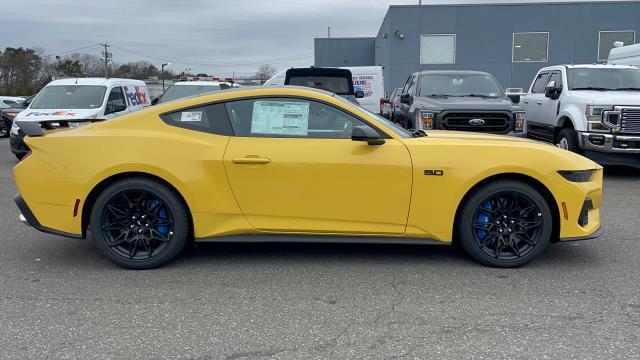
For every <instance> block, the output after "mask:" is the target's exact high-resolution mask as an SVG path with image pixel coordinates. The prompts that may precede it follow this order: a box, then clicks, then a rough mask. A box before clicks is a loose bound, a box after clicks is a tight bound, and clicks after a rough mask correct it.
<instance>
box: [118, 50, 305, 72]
mask: <svg viewBox="0 0 640 360" xmlns="http://www.w3.org/2000/svg"><path fill="white" fill-rule="evenodd" d="M111 46H112V47H113V48H115V49H118V50H121V51H124V52H127V53H131V54H134V55H139V56H144V57H148V58H152V59H155V60H161V61H169V62H172V63H176V64H182V65H199V66H211V67H221V68H225V67H227V68H230V67H253V66H257V65H262V64H267V63H269V64H279V63H287V62H296V61H301V60H304V59H308V58H311V57H312V56H313V55H312V52H311V51H307V52H304V53H301V54H295V55H289V56H285V57H280V58H273V59H264V60H253V61H237V62H208V61H201V60H192V59H180V58H171V57H167V56H160V55H156V54H151V53H146V52H142V51H138V50H132V49H128V48H124V47H120V46H115V45H111Z"/></svg>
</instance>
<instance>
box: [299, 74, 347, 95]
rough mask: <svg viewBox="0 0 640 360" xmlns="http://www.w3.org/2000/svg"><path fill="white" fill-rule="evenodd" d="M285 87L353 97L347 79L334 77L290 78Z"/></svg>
mask: <svg viewBox="0 0 640 360" xmlns="http://www.w3.org/2000/svg"><path fill="white" fill-rule="evenodd" d="M287 85H296V86H305V87H310V88H314V89H321V90H326V91H329V92H332V93H334V94H338V95H353V91H351V89H349V79H348V78H345V77H335V76H291V77H290V78H289V83H288V84H287Z"/></svg>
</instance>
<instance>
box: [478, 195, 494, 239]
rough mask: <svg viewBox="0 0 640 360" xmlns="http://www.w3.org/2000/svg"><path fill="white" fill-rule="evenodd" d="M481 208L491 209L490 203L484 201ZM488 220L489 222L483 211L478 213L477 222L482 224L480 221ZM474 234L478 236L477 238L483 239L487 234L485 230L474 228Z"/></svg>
mask: <svg viewBox="0 0 640 360" xmlns="http://www.w3.org/2000/svg"><path fill="white" fill-rule="evenodd" d="M482 208H483V209H487V210H491V203H490V202H489V201H487V202H486V203H484V205H482ZM488 222H489V217H488V216H487V215H485V214H483V213H480V214H478V223H480V224H482V223H488ZM476 235H477V236H478V239H484V237H485V236H487V232H486V231H484V230H480V229H476Z"/></svg>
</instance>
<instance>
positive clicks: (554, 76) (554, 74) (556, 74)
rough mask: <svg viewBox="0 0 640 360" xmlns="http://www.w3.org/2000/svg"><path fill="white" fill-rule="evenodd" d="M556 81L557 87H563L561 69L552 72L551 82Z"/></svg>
mask: <svg viewBox="0 0 640 360" xmlns="http://www.w3.org/2000/svg"><path fill="white" fill-rule="evenodd" d="M552 81H555V82H556V87H557V88H562V87H563V86H562V73H561V72H560V71H554V72H552V73H551V77H550V78H549V83H550V82H552Z"/></svg>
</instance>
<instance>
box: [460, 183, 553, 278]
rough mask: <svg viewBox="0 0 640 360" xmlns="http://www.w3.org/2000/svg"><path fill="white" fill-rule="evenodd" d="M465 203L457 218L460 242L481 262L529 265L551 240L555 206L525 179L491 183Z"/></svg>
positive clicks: (475, 192)
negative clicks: (552, 208) (552, 210)
mask: <svg viewBox="0 0 640 360" xmlns="http://www.w3.org/2000/svg"><path fill="white" fill-rule="evenodd" d="M501 199H503V200H501ZM514 199H515V200H514ZM514 204H515V206H513V205H514ZM461 206H462V211H461V213H460V217H459V218H458V221H457V234H458V235H459V240H460V243H461V244H462V246H463V248H464V250H465V251H466V252H467V254H469V255H470V256H471V257H472V258H473V259H475V260H476V261H478V262H480V263H481V264H484V265H488V266H493V267H500V268H513V267H519V266H522V265H525V264H527V263H529V262H530V261H531V260H533V259H534V258H535V257H537V256H538V255H540V254H541V253H542V252H543V251H544V249H545V248H546V246H547V245H548V244H549V242H550V240H551V234H552V229H553V215H552V212H551V209H550V208H549V205H548V204H547V201H546V200H545V198H544V197H543V196H542V195H541V194H540V193H539V192H538V191H537V190H536V189H534V188H533V187H532V186H530V185H528V184H526V183H524V182H521V181H517V180H497V181H493V182H490V183H487V184H485V185H482V186H481V187H480V188H478V189H476V190H475V191H474V192H473V193H472V194H471V196H470V197H469V198H467V199H466V200H465V202H464V203H463V204H462V205H461ZM536 224H537V225H536Z"/></svg>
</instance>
